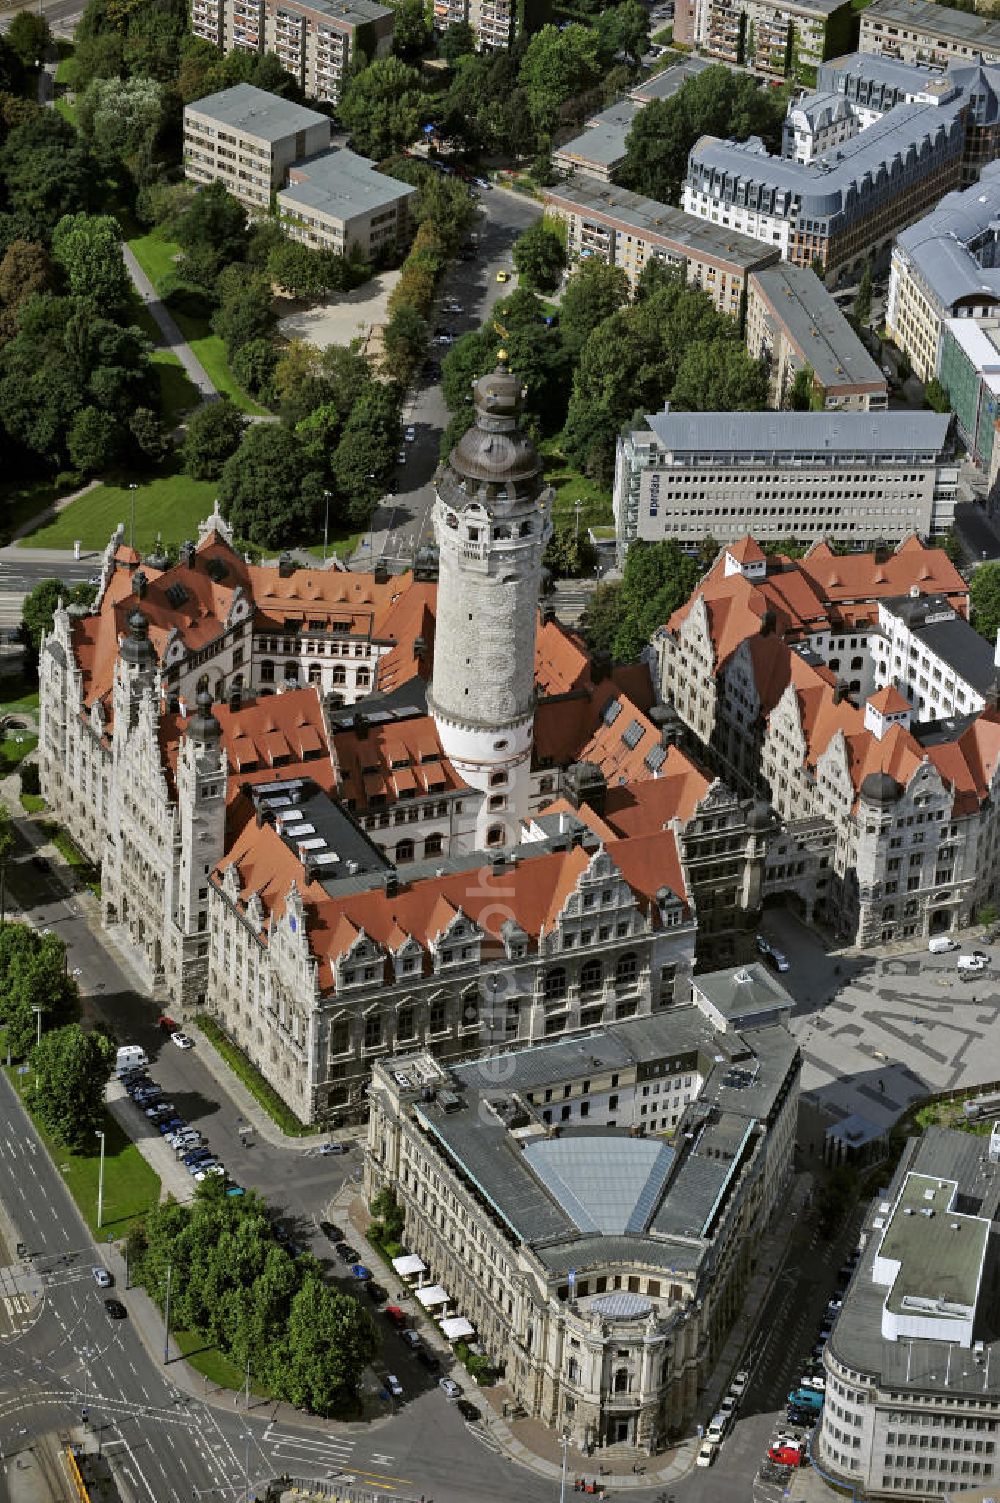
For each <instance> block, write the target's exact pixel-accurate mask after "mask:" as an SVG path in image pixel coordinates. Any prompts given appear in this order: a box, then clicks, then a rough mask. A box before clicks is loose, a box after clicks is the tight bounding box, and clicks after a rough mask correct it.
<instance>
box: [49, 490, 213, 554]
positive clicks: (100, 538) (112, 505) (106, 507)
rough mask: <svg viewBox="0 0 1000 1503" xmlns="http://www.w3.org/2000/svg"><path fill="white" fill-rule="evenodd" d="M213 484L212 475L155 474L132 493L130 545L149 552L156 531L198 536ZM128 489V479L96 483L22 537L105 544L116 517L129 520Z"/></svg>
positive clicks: (57, 543) (52, 544) (179, 537)
mask: <svg viewBox="0 0 1000 1503" xmlns="http://www.w3.org/2000/svg"><path fill="white" fill-rule="evenodd" d="M217 490H218V487H217V485H216V483H215V481H214V480H191V479H189V478H188V476H187V475H181V474H177V473H175V474H171V475H155V476H154V477H153V478H152V479H151V480H144V481H143V482H142V483H141V484H139V485H138V489H137V490H136V493H135V545H136V547H137V548H138V549H139V551H140V553H145V552H149V551H150V550H151V549H152V548H153V545H154V544H155V542H156V538H157V534H159V535H160V536H161V537H162V539H163V541H164V543H182V542H184V540H185V538H196V537H197V536H198V523H199V522H201V521H204V519H205V518H206V517H207V516H210V515H211V512H212V510H213V508H214V502H215V496H216V492H217ZM130 501H131V494H130V492H129V489H128V486H127V485H99V486H96V487H95V488H94V489H93V490H92V491H88V492H87V494H86V495H85V496H81V497H80V498H79V500H77V501H74V502H73V503H72V505H70V506H67V507H66V509H65V511H62V512H60V513H59V515H58V516H57V517H56V518H55V519H54V521H52V522H50V523H49V524H48V526H46V527H42V528H40V529H39V531H38V532H35V533H32V535H31V537H30V538H25V539H24V546H26V547H29V546H30V547H32V548H71V547H72V546H73V541H74V539H75V538H79V539H80V542H81V543H82V545H83V547H84V548H87V549H90V548H105V547H107V542H108V539H109V538H110V536H111V534H112V533H113V532H114V530H115V527H116V526H117V525H118V523H119V522H124V523H125V527H126V533H127V531H128V529H129V526H130Z"/></svg>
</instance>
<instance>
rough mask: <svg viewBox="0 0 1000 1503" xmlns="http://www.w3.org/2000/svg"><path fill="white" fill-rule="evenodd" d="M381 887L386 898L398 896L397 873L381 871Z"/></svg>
mask: <svg viewBox="0 0 1000 1503" xmlns="http://www.w3.org/2000/svg"><path fill="white" fill-rule="evenodd" d="M382 887H383V890H384V891H385V895H386V897H387V898H397V897H398V896H399V873H398V872H397V871H391V872H383V873H382Z"/></svg>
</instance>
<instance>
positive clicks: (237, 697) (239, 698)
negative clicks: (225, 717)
mask: <svg viewBox="0 0 1000 1503" xmlns="http://www.w3.org/2000/svg"><path fill="white" fill-rule="evenodd" d="M242 703H243V691H242V690H241V689H230V691H229V708H230V709H231V710H238V709H239V707H240V705H241V704H242Z"/></svg>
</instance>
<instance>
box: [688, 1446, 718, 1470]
mask: <svg viewBox="0 0 1000 1503" xmlns="http://www.w3.org/2000/svg"><path fill="white" fill-rule="evenodd" d="M718 1454H719V1442H718V1441H717V1440H703V1441H702V1443H701V1449H700V1450H699V1452H698V1454H697V1456H696V1457H695V1459H694V1464H695V1466H711V1465H712V1462H713V1461H714V1460H715V1458H716V1456H718Z"/></svg>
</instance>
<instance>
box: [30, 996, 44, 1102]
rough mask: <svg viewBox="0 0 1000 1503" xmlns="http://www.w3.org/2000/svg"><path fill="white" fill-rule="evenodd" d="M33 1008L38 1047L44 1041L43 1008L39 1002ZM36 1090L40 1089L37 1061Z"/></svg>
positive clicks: (36, 1044)
mask: <svg viewBox="0 0 1000 1503" xmlns="http://www.w3.org/2000/svg"><path fill="white" fill-rule="evenodd" d="M31 1010H32V1012H33V1013H34V1014H35V1019H36V1021H37V1025H38V1026H37V1027H36V1029H35V1048H36V1049H37V1048H38V1046H39V1044H40V1043H41V1042H42V1009H41V1007H40V1006H39V1004H38V1003H33V1004H32V1008H31ZM35 1090H36V1091H37V1090H38V1064H37V1061H36V1063H35Z"/></svg>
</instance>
